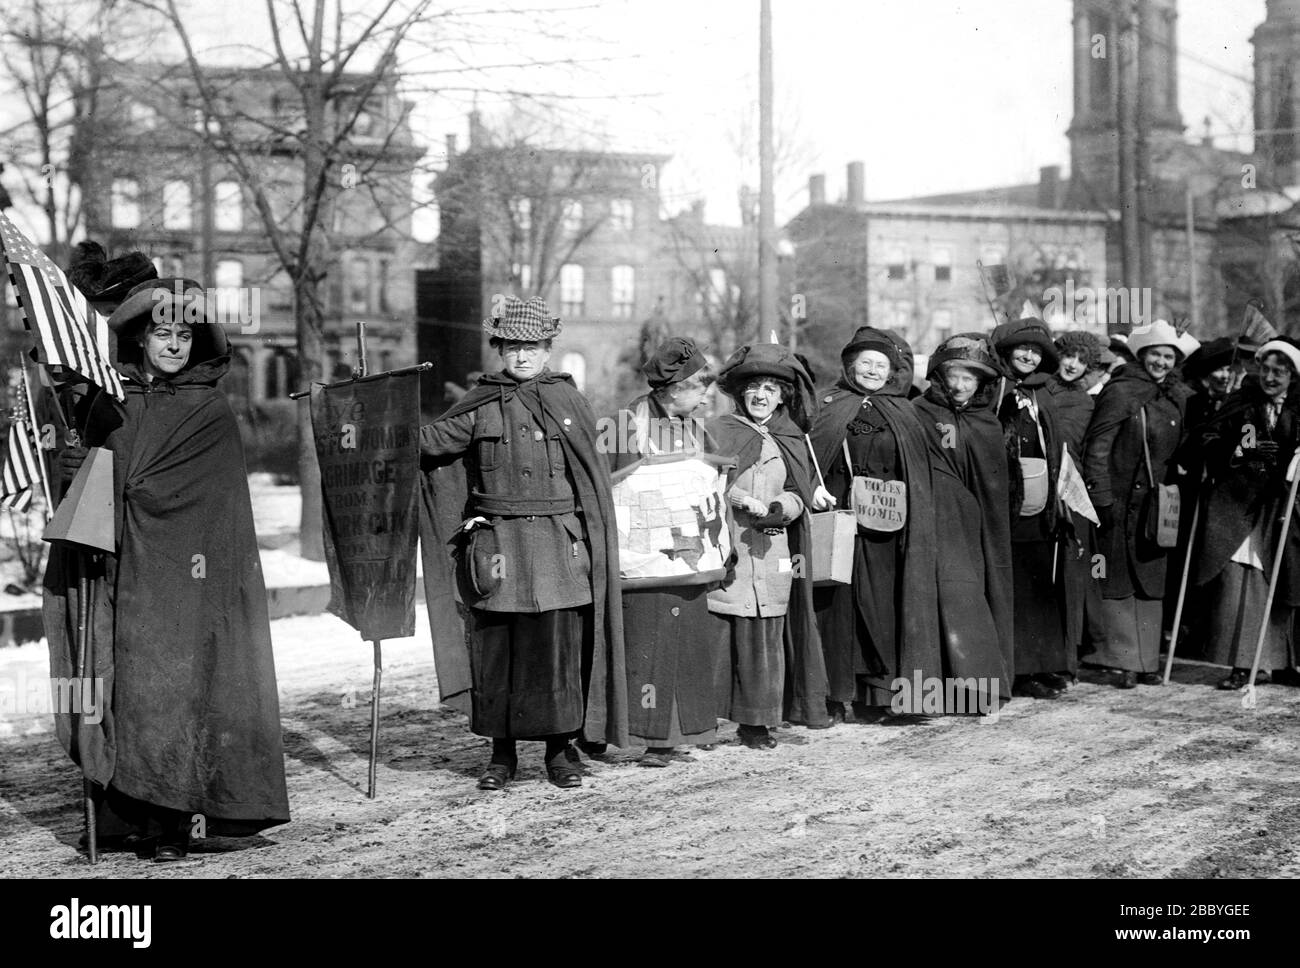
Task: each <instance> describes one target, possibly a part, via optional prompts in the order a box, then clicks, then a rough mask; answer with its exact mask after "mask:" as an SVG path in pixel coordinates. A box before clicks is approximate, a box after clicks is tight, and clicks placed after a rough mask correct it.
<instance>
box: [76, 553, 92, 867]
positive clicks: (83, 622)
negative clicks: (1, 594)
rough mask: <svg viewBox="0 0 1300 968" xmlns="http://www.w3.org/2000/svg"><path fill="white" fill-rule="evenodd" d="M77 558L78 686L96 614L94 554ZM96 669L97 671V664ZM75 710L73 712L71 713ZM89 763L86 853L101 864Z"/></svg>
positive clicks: (84, 794)
mask: <svg viewBox="0 0 1300 968" xmlns="http://www.w3.org/2000/svg"><path fill="white" fill-rule="evenodd" d="M73 560H74V561H75V562H76V563H77V678H78V680H79V681H78V686H77V688H79V689H80V688H83V687H84V683H85V681H86V668H87V665H88V662H89V655H90V642H91V624H92V623H93V622H94V619H95V616H94V613H93V611H92V610H91V603H90V589H91V581H90V555H89V554H88V553H87V552H85V551H83V550H81V549H77V550H76V551H75V552H74V553H73ZM91 668H92V671H93V667H91ZM71 712H72V711H71V710H69V714H70V715H71ZM83 725H84V723H82V722H80V721H78V722H77V727H76V729H75V730H74V732H73V737H74V742H76V743H77V748H78V749H80V733H81V727H82V726H83ZM85 769H86V764H85V763H84V762H83V763H82V775H81V802H82V816H83V819H84V821H85V826H86V856H87V857H88V858H89V860H90V862H91V863H92V864H98V863H99V838H98V832H97V830H96V827H97V824H96V823H95V798H94V791H93V790H92V789H91V786H90V777H89V776H88V775H87V774H86V773H85Z"/></svg>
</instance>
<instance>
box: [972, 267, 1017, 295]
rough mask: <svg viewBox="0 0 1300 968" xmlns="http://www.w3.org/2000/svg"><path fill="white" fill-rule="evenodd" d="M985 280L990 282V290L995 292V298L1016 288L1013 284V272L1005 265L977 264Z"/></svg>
mask: <svg viewBox="0 0 1300 968" xmlns="http://www.w3.org/2000/svg"><path fill="white" fill-rule="evenodd" d="M975 265H977V266H978V267H979V270H980V272H982V273H983V274H984V278H985V279H987V280H988V284H989V286H990V288H992V290H993V296H994V298H997V297H998V296H1003V295H1006V294H1007V293H1009V292H1010V291H1011V290H1012V289H1014V288H1015V287H1014V286H1013V285H1012V284H1011V272H1010V270H1008V269H1007V267H1006V266H1005V265H995V266H986V265H985V264H984V263H983V262H976V263H975Z"/></svg>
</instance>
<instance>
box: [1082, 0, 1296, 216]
mask: <svg viewBox="0 0 1300 968" xmlns="http://www.w3.org/2000/svg"><path fill="white" fill-rule="evenodd" d="M1297 2H1300V0H1297ZM1131 11H1132V12H1136V13H1137V14H1138V16H1139V17H1140V18H1141V33H1140V38H1141V39H1140V44H1139V66H1138V72H1139V77H1140V83H1139V85H1138V86H1139V96H1138V109H1139V111H1140V116H1139V121H1138V127H1139V129H1140V131H1141V132H1142V134H1143V135H1144V136H1145V138H1146V141H1147V146H1148V150H1149V151H1150V154H1151V157H1152V159H1153V163H1154V164H1155V165H1157V166H1158V163H1159V159H1161V158H1164V157H1167V156H1169V155H1171V154H1173V153H1175V152H1176V151H1177V146H1178V145H1180V144H1181V143H1182V140H1183V121H1182V116H1181V114H1180V113H1179V111H1178V64H1177V54H1176V52H1177V42H1178V33H1177V22H1178V3H1177V0H1074V119H1073V121H1072V122H1071V124H1070V129H1069V131H1068V134H1069V137H1070V156H1071V166H1070V167H1071V176H1072V177H1071V185H1070V194H1071V200H1072V201H1073V203H1074V204H1075V205H1078V206H1080V207H1084V208H1095V207H1102V206H1105V207H1113V206H1114V205H1115V203H1116V198H1117V196H1118V192H1119V127H1118V98H1119V68H1120V34H1121V32H1122V30H1123V27H1124V23H1125V19H1126V18H1127V17H1128V16H1129V15H1130V12H1131Z"/></svg>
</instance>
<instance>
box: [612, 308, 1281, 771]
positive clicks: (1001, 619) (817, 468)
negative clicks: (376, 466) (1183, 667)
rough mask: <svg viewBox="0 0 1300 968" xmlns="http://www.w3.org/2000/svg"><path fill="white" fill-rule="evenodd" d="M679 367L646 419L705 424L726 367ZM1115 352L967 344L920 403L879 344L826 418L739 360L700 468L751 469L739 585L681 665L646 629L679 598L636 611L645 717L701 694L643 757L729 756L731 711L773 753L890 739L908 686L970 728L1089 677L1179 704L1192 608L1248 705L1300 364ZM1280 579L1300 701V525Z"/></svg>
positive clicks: (788, 385)
mask: <svg viewBox="0 0 1300 968" xmlns="http://www.w3.org/2000/svg"><path fill="white" fill-rule="evenodd" d="M670 344H671V345H670ZM670 344H665V347H664V348H661V351H660V353H659V354H657V355H656V357H655V358H654V359H652V360H651V361H650V363H649V364H647V368H646V372H647V375H648V378H649V380H650V383H651V392H650V394H649V395H648V396H647V397H644V398H641V399H640V400H638V401H635V402H634V403H633V404H632V405H631V408H632V409H634V410H635V409H636V408H637V407H641V408H644V407H646V406H647V405H649V406H653V407H657V408H659V409H658V410H656V412H662V413H664V414H666V415H670V416H675V417H679V418H681V417H688V416H690V415H691V414H692V413H694V412H697V409H698V408H699V407H701V406H702V405H703V402H704V390H705V389H707V387H708V384H709V382H711V380H712V379H713V378H714V377H713V375H712V374H710V373H709V371H708V367H707V364H706V363H705V362H704V358H703V356H702V354H700V353H699V351H698V350H696V349H695V348H694V346H693V345H692V344H690V341H689V340H675V341H670ZM1112 346H1113V347H1114V348H1115V349H1116V350H1117V351H1118V355H1117V354H1116V353H1112V352H1111V351H1110V349H1108V348H1107V347H1106V346H1105V345H1104V344H1103V343H1102V342H1101V340H1099V339H1098V338H1097V337H1096V336H1094V335H1092V334H1090V333H1086V332H1067V333H1064V334H1061V335H1060V336H1059V337H1057V338H1053V335H1052V334H1051V332H1050V331H1049V330H1048V328H1047V326H1046V325H1045V324H1044V323H1043V322H1042V321H1041V320H1039V319H1035V318H1027V319H1021V320H1017V321H1013V322H1009V323H1006V324H1003V325H1001V326H998V327H996V328H995V329H994V330H993V331H992V332H991V333H987V334H985V333H967V334H962V335H957V336H953V337H951V338H949V339H948V340H946V341H945V342H944V343H943V344H942V345H940V346H939V347H938V348H937V350H936V351H935V353H934V354H933V355H932V356H931V357H930V359H929V366H928V371H927V373H926V374H925V376H926V377H927V379H928V384H929V385H928V387H927V388H926V389H925V390H924V391H922V390H920V389H919V388H918V387H916V386H914V382H915V380H914V373H913V365H914V357H913V354H912V352H911V349H910V347H909V346H908V344H907V343H906V342H905V341H904V340H903V339H902V338H900V337H899V336H898V335H897V334H895V333H893V332H889V331H883V330H877V329H873V328H871V327H863V328H861V329H859V330H857V331H856V332H855V333H854V334H853V336H852V338H851V339H850V340H849V341H848V343H847V344H846V345H845V346H844V348H843V350H842V353H841V357H840V363H841V369H840V372H839V373H838V374H837V376H836V379H835V381H834V384H833V386H831V387H830V388H828V389H826V390H823V391H821V392H818V393H814V392H813V390H812V386H813V380H812V377H811V375H810V373H809V370H808V368H807V366H806V364H805V362H804V361H803V360H802V359H801V358H799V357H797V356H796V355H794V354H792V353H790V352H788V351H787V350H785V349H784V348H782V347H779V346H775V345H766V344H755V345H752V346H746V347H743V348H741V349H740V350H739V351H737V352H736V353H735V354H734V355H733V356H732V357H731V358H730V359H728V360H727V361H726V363H725V364H724V365H723V366H722V367H721V369H720V370H719V372H718V373H717V375H716V380H717V383H718V386H719V388H720V389H721V390H722V391H723V393H724V394H725V395H726V396H728V397H729V398H730V399H731V401H732V402H733V404H734V410H733V411H732V412H731V413H728V414H726V415H724V416H721V417H717V418H715V419H713V420H711V421H709V422H708V423H707V424H705V433H703V434H702V435H699V439H696V440H693V441H691V442H689V446H698V447H708V448H709V449H711V450H713V451H714V452H715V453H717V454H726V455H732V456H735V457H736V458H737V462H736V466H735V468H734V469H733V470H732V471H731V472H730V475H729V478H728V492H727V493H728V496H729V499H730V503H731V508H732V515H731V527H732V530H733V544H734V547H735V549H736V561H735V564H734V567H733V568H732V569H731V570H730V572H729V573H728V576H727V578H726V580H725V581H724V582H722V583H721V584H720V585H719V586H718V587H716V588H714V589H712V590H710V591H708V592H707V594H701V593H698V592H696V591H692V592H690V593H689V594H688V595H687V597H686V598H685V599H683V600H682V601H680V602H677V603H676V604H677V605H678V606H681V607H683V608H687V607H689V608H691V609H693V611H692V613H691V614H692V620H691V621H690V622H689V623H685V627H684V628H682V629H679V630H675V632H674V634H673V635H672V636H671V637H667V638H666V637H665V636H663V635H660V634H659V632H658V631H656V629H657V627H658V625H657V623H656V622H654V621H645V620H644V619H648V618H652V617H653V616H652V615H646V614H642V613H640V612H638V611H637V610H638V608H639V607H640V603H641V602H642V601H643V600H644V596H646V595H648V594H663V593H644V592H625V593H624V610H625V637H626V644H627V655H628V682H629V690H632V689H633V688H634V686H635V684H637V683H639V682H640V681H641V680H642V679H645V678H646V676H647V675H649V676H651V677H653V673H651V672H649V671H648V670H649V667H651V666H654V667H656V668H658V669H662V668H664V667H667V666H672V667H673V668H676V669H680V670H681V673H680V674H679V675H677V676H676V677H675V680H674V681H672V682H667V683H662V684H663V685H666V687H667V689H668V692H667V693H666V694H668V695H672V696H673V697H674V699H673V707H672V708H673V709H674V710H675V712H674V714H673V716H672V717H667V716H665V717H661V718H662V719H663V720H664V725H663V726H661V728H659V729H655V728H653V727H651V726H649V725H643V726H642V727H640V728H638V729H634V730H633V732H634V733H636V734H637V736H636V738H637V739H638V740H639V741H640V742H643V743H645V744H646V745H647V746H648V747H649V751H648V753H647V754H646V758H645V759H644V760H643V762H645V763H646V765H653V766H662V765H667V763H668V762H669V759H670V757H671V753H672V747H674V746H677V745H684V744H691V743H695V744H697V745H708V744H711V743H712V742H713V741H714V740H715V738H716V733H715V730H714V729H713V725H714V724H713V720H712V718H711V717H710V716H709V715H708V713H707V710H708V709H709V708H710V704H712V706H713V708H716V711H717V713H718V714H719V715H721V716H723V717H727V718H731V719H733V720H734V721H736V722H737V723H738V724H739V726H740V728H739V738H740V740H741V741H742V742H743V743H745V744H746V745H748V746H751V747H754V748H770V747H772V746H774V745H776V740H775V739H774V738H773V736H772V734H771V728H772V727H773V726H776V725H778V724H780V723H781V722H782V721H783V720H784V721H790V722H798V723H803V724H805V725H808V726H810V727H814V728H817V727H825V726H827V725H830V724H832V723H834V722H843V721H845V720H846V719H852V720H855V721H859V722H875V721H879V720H882V719H884V718H886V717H887V716H889V715H890V714H891V708H892V709H893V710H897V709H898V708H899V707H898V705H897V704H896V702H895V700H896V697H897V688H896V687H897V685H898V681H899V680H905V681H907V682H909V683H912V682H918V681H919V682H927V681H934V680H939V681H941V682H944V683H946V684H952V683H957V686H956V690H955V691H954V689H953V688H947V689H945V690H944V692H945V705H944V711H945V712H964V711H976V710H989V709H993V710H996V708H997V704H998V703H999V702H1005V701H1006V700H1007V699H1008V698H1010V697H1011V696H1013V695H1014V696H1026V697H1032V698H1036V699H1055V698H1057V697H1059V696H1060V695H1061V694H1062V693H1063V692H1064V691H1066V690H1067V689H1069V688H1070V687H1071V686H1072V685H1073V684H1074V683H1075V682H1077V672H1078V668H1079V665H1080V662H1081V661H1082V662H1083V663H1086V664H1088V665H1091V666H1096V667H1100V668H1101V669H1104V670H1107V671H1108V672H1109V673H1110V674H1111V676H1112V681H1113V683H1114V685H1115V686H1117V687H1119V688H1133V687H1135V686H1137V685H1138V684H1144V685H1152V686H1155V685H1160V684H1161V682H1162V681H1163V678H1162V675H1161V667H1160V653H1161V649H1162V644H1164V643H1165V642H1166V641H1167V640H1168V638H1169V634H1170V632H1171V630H1172V621H1173V617H1174V614H1175V613H1176V611H1177V608H1176V607H1175V605H1176V601H1177V600H1178V599H1179V597H1180V596H1179V593H1180V591H1182V592H1183V595H1182V596H1181V597H1182V601H1183V603H1184V607H1183V609H1182V622H1181V625H1182V629H1181V631H1182V632H1183V634H1182V637H1181V642H1180V645H1179V654H1180V655H1185V656H1189V657H1193V658H1204V659H1208V660H1210V661H1213V662H1216V663H1219V664H1221V665H1225V666H1228V667H1231V668H1232V672H1231V674H1230V675H1228V676H1227V677H1226V678H1225V679H1223V681H1222V682H1221V683H1220V686H1221V688H1225V689H1227V688H1239V687H1240V686H1242V685H1244V684H1245V682H1246V680H1247V677H1248V675H1249V670H1250V667H1251V666H1252V664H1253V660H1254V650H1255V646H1256V642H1257V639H1258V636H1259V632H1260V625H1259V623H1260V621H1261V619H1262V617H1263V614H1264V605H1265V599H1266V597H1267V593H1268V585H1269V578H1270V576H1271V573H1272V564H1273V562H1274V560H1275V556H1276V555H1277V553H1278V544H1279V539H1280V532H1281V527H1282V519H1283V518H1284V517H1285V515H1286V507H1287V503H1286V502H1287V501H1288V499H1289V497H1290V493H1289V490H1288V487H1289V485H1288V482H1287V480H1286V471H1287V467H1288V464H1289V463H1290V460H1291V457H1292V455H1293V454H1294V453H1295V452H1296V449H1297V446H1300V380H1297V374H1298V373H1300V346H1297V345H1296V344H1294V343H1292V342H1291V341H1289V340H1286V339H1275V340H1271V341H1269V342H1267V343H1265V344H1264V345H1263V346H1261V347H1259V348H1258V350H1257V351H1255V352H1254V353H1253V356H1251V357H1250V358H1249V359H1247V360H1245V361H1244V362H1243V361H1242V360H1241V356H1242V351H1241V349H1240V348H1239V347H1237V346H1236V345H1235V344H1234V343H1232V342H1231V341H1228V340H1218V341H1214V342H1211V343H1207V344H1206V345H1205V346H1204V347H1202V346H1201V345H1200V344H1199V343H1198V342H1197V341H1196V340H1195V339H1193V338H1191V337H1190V336H1188V335H1187V334H1185V333H1180V332H1178V331H1177V330H1176V329H1175V328H1174V327H1173V326H1171V325H1169V324H1168V323H1166V322H1163V321H1156V322H1155V323H1153V324H1150V325H1147V326H1141V327H1136V328H1134V329H1133V331H1132V332H1131V334H1130V335H1129V336H1128V338H1127V340H1126V341H1125V340H1115V341H1112ZM665 361H667V363H666V362H665ZM688 361H689V362H688ZM679 373H685V374H686V376H684V377H682V378H681V379H683V380H687V384H686V387H685V388H679V386H678V382H679V381H678V374H679ZM633 456H634V457H635V456H636V455H633ZM881 495H887V496H888V499H887V500H883V501H882V500H881V499H880V496H881ZM883 506H887V507H888V509H889V510H888V512H887V513H886V512H884V511H882V510H881V508H882V507H883ZM834 509H850V510H851V511H852V512H853V515H854V519H855V524H856V536H855V537H854V539H853V567H852V578H851V580H850V581H849V582H848V583H847V584H845V583H821V582H818V583H817V585H816V587H814V583H813V581H812V577H813V576H812V575H811V574H809V572H808V570H805V569H800V568H798V567H792V566H791V562H792V561H793V562H798V561H800V560H801V555H803V556H807V558H806V560H812V558H813V556H814V555H813V549H812V547H811V544H810V542H811V540H812V534H813V532H814V530H815V529H814V528H812V527H810V526H809V523H810V520H811V516H812V515H815V514H818V513H824V512H828V511H832V510H834ZM1291 513H1293V514H1294V509H1292V511H1291ZM1193 519H1195V521H1196V527H1195V530H1193V527H1192V523H1193ZM1189 547H1190V554H1189ZM1282 553H1283V556H1284V557H1283V562H1282V567H1281V571H1280V580H1279V582H1278V586H1277V589H1276V592H1275V594H1274V596H1273V599H1272V603H1271V608H1270V611H1269V613H1268V617H1267V627H1266V630H1265V636H1264V640H1265V646H1264V650H1263V658H1262V662H1261V665H1260V672H1259V675H1258V677H1257V679H1256V681H1257V682H1269V681H1270V678H1271V681H1274V682H1285V683H1288V684H1296V682H1297V679H1300V675H1298V674H1297V673H1296V671H1295V665H1296V655H1295V647H1294V644H1293V638H1292V631H1291V627H1292V613H1293V609H1294V608H1295V606H1296V605H1298V604H1300V557H1297V555H1298V554H1300V526H1297V527H1295V528H1291V529H1290V530H1289V534H1288V536H1287V542H1286V548H1285V549H1284V550H1283V552H1282ZM1185 570H1186V579H1185V584H1186V587H1185V588H1184V571H1185ZM667 653H672V654H673V655H675V656H680V657H683V658H680V659H674V660H673V661H671V662H669V661H665V658H664V656H665V654H667ZM686 656H691V657H692V658H690V659H689V660H687V659H686V658H684V657H686ZM643 668H644V669H645V670H646V671H645V672H644V674H643V672H642V670H643ZM688 669H693V670H694V672H693V673H690V674H688V672H687V670H688ZM661 694H663V693H661ZM630 705H632V706H635V696H633V697H632V701H631V702H630ZM688 708H689V709H696V710H699V711H701V712H702V713H703V715H702V716H698V717H697V719H698V720H699V722H698V723H696V724H695V725H693V726H692V725H689V724H687V723H686V721H685V719H683V718H682V716H683V715H684V713H685V710H687V709H688ZM908 708H912V707H910V706H909V707H908ZM917 708H919V707H917ZM634 712H635V710H634ZM670 720H671V722H670ZM679 720H680V721H679ZM670 727H671V728H670Z"/></svg>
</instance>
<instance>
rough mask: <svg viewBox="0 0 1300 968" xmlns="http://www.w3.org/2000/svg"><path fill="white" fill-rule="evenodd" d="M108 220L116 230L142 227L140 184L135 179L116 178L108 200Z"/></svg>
mask: <svg viewBox="0 0 1300 968" xmlns="http://www.w3.org/2000/svg"><path fill="white" fill-rule="evenodd" d="M108 219H109V222H110V223H111V224H112V226H113V228H115V229H134V228H138V227H139V225H140V184H139V182H137V181H136V180H135V179H134V178H114V179H113V186H112V190H111V192H110V193H109V198H108Z"/></svg>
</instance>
